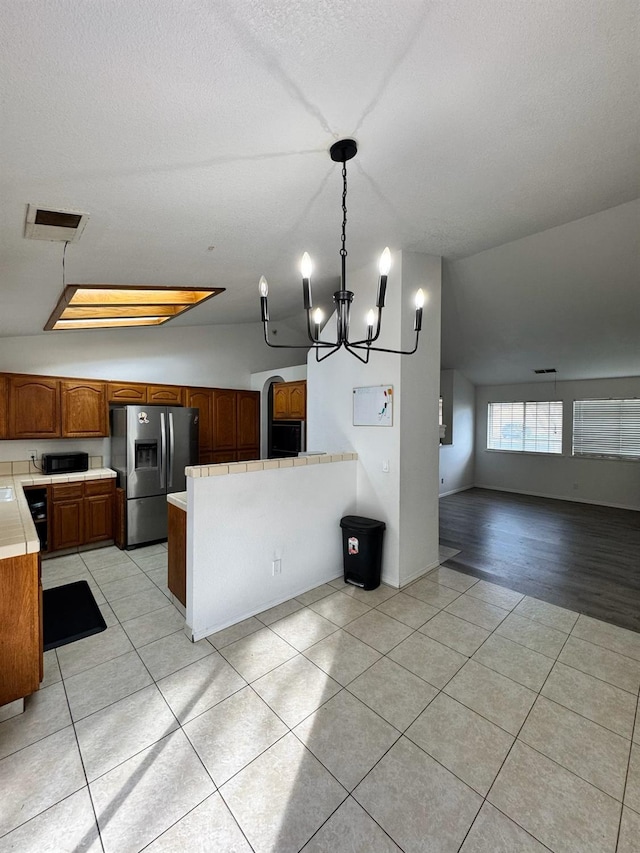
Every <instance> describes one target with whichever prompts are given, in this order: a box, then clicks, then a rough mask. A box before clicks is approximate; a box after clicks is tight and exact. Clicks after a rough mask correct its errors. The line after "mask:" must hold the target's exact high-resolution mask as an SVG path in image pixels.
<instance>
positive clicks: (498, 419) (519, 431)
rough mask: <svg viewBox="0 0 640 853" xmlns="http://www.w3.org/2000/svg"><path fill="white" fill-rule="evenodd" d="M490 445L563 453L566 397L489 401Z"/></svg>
mask: <svg viewBox="0 0 640 853" xmlns="http://www.w3.org/2000/svg"><path fill="white" fill-rule="evenodd" d="M487 448H488V449H489V450H514V451H526V452H528V453H562V401H561V400H555V401H544V402H538V401H536V402H526V403H525V402H517V403H489V409H488V423H487Z"/></svg>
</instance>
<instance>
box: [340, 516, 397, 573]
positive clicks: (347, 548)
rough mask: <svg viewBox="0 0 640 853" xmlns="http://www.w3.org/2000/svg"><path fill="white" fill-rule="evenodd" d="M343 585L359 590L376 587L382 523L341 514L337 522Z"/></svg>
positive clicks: (382, 530)
mask: <svg viewBox="0 0 640 853" xmlns="http://www.w3.org/2000/svg"><path fill="white" fill-rule="evenodd" d="M340 527H341V528H342V553H343V559H344V582H345V583H350V584H353V585H354V586H359V587H361V588H362V589H375V588H376V587H378V586H380V574H381V568H382V537H383V534H384V531H385V527H386V525H385V523H384V521H376V519H375V518H363V517H362V516H360V515H345V516H344V518H341V519H340Z"/></svg>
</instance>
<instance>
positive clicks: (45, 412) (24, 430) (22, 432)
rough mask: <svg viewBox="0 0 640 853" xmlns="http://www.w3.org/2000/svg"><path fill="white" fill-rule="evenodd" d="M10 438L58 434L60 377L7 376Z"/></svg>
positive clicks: (56, 436)
mask: <svg viewBox="0 0 640 853" xmlns="http://www.w3.org/2000/svg"><path fill="white" fill-rule="evenodd" d="M9 436H10V438H60V380H59V379H52V378H47V377H46V376H11V377H9Z"/></svg>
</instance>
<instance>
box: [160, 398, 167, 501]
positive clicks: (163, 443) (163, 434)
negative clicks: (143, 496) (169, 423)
mask: <svg viewBox="0 0 640 853" xmlns="http://www.w3.org/2000/svg"><path fill="white" fill-rule="evenodd" d="M160 479H161V480H162V487H163V488H166V486H167V429H166V425H165V422H164V412H160Z"/></svg>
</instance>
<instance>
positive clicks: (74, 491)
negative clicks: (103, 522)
mask: <svg viewBox="0 0 640 853" xmlns="http://www.w3.org/2000/svg"><path fill="white" fill-rule="evenodd" d="M81 497H82V483H81V482H80V483H54V484H53V485H52V486H51V500H53V501H68V500H71V499H72V498H81Z"/></svg>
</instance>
